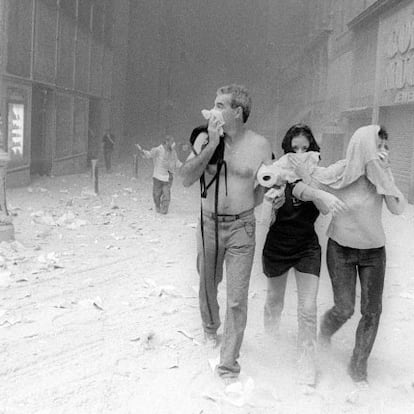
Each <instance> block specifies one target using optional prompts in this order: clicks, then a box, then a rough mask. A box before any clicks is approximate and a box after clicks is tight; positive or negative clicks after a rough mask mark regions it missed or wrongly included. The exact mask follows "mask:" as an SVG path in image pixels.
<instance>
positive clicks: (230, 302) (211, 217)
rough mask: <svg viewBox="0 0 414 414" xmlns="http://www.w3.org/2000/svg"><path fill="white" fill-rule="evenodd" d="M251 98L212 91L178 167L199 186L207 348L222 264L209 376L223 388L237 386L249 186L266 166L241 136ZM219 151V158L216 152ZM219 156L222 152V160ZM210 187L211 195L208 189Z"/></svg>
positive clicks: (250, 218)
mask: <svg viewBox="0 0 414 414" xmlns="http://www.w3.org/2000/svg"><path fill="white" fill-rule="evenodd" d="M250 109H251V98H250V96H249V93H248V91H247V89H246V88H245V87H244V86H241V85H235V84H232V85H229V86H224V87H221V88H219V89H218V91H217V96H216V99H215V101H214V108H213V109H212V110H211V111H205V112H209V113H210V116H209V122H208V128H207V129H206V128H204V129H203V128H200V127H199V128H196V129H195V130H194V131H193V133H192V136H193V138H194V141H193V142H192V144H193V153H191V154H190V155H189V157H188V158H187V160H186V162H185V163H184V165H183V166H182V168H181V175H182V178H183V185H184V186H185V187H188V186H191V185H192V184H194V183H195V182H196V181H197V180H200V183H204V184H205V183H207V185H203V184H202V185H201V187H202V194H201V210H202V211H201V217H200V222H199V225H198V229H197V270H198V273H199V276H200V286H199V306H200V313H201V319H202V325H203V330H204V339H205V342H206V344H208V345H212V346H213V347H215V346H217V344H218V336H217V330H218V329H219V326H220V323H221V322H220V316H219V303H218V300H217V292H218V285H219V283H220V282H221V281H222V278H223V264H224V262H225V263H226V282H227V289H226V290H227V309H226V316H225V322H224V329H223V336H222V344H221V345H222V346H221V350H220V362H219V364H218V366H217V367H216V372H217V373H218V375H219V376H220V377H221V378H222V379H223V380H224V382H225V383H230V382H233V381H235V380H237V378H238V375H239V373H240V365H239V363H238V362H237V359H238V358H239V352H240V348H241V344H242V341H243V335H244V330H245V327H246V322H247V301H248V290H249V281H250V274H251V269H252V264H253V257H254V250H255V228H256V222H255V216H254V211H253V210H254V207H255V206H256V205H257V204H259V203H260V202H261V200H262V198H263V188H262V187H260V186H256V187H255V185H254V184H255V178H256V173H257V170H258V168H259V166H260V165H261V164H262V163H270V161H271V155H272V151H271V146H270V143H269V142H268V141H267V139H266V138H264V137H262V136H260V135H258V134H256V133H255V132H253V131H251V130H248V129H247V128H246V126H245V123H246V121H247V119H248V117H249V114H250ZM220 148H221V151H219V152H220V153H219V152H217V151H218V149H220ZM223 151H224V153H223ZM213 183H214V184H215V188H214V191H213V188H211V190H210V189H209V187H210V185H212V184H213Z"/></svg>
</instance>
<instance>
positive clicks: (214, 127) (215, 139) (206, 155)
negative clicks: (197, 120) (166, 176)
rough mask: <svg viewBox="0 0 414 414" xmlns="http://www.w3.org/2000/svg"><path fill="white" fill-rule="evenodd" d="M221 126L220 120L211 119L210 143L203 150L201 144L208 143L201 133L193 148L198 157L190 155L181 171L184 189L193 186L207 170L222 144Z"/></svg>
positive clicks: (209, 126) (209, 129) (209, 128)
mask: <svg viewBox="0 0 414 414" xmlns="http://www.w3.org/2000/svg"><path fill="white" fill-rule="evenodd" d="M220 126H221V123H220V121H219V120H218V119H216V118H212V119H211V118H210V120H209V123H208V143H207V145H206V146H205V147H204V148H202V145H200V143H204V142H205V141H206V138H207V137H206V135H205V134H203V133H201V134H199V135H198V137H197V138H196V140H195V142H194V145H193V147H194V148H196V153H197V155H195V154H190V155H189V157H188V158H187V161H186V162H185V163H184V165H183V166H182V167H181V170H180V175H181V177H182V179H183V181H182V182H183V186H184V187H189V186H190V185H193V184H194V183H195V182H196V181H197V180H198V179H199V178H200V177H201V175H202V174H203V172H204V171H205V169H206V168H207V166H208V162H209V161H210V158H211V157H212V156H213V154H214V151H215V150H216V148H217V146H218V144H219V142H220V134H219V128H220ZM201 148H202V149H201Z"/></svg>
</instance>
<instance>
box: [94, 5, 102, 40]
mask: <svg viewBox="0 0 414 414" xmlns="http://www.w3.org/2000/svg"><path fill="white" fill-rule="evenodd" d="M103 25H104V8H103V6H102V3H95V4H94V5H93V9H92V33H93V35H94V37H95V38H96V39H97V40H102V38H103Z"/></svg>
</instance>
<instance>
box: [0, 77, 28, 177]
mask: <svg viewBox="0 0 414 414" xmlns="http://www.w3.org/2000/svg"><path fill="white" fill-rule="evenodd" d="M3 88H4V96H5V99H4V100H3V102H2V105H3V110H2V111H1V112H2V113H3V114H4V117H3V119H2V126H1V128H2V131H1V134H0V140H1V142H0V146H1V148H2V149H3V150H4V151H6V152H8V153H9V157H10V161H9V164H8V173H9V178H8V183H9V184H10V185H16V184H27V183H29V182H30V122H31V111H30V109H31V88H30V86H29V85H25V84H23V83H22V84H19V83H15V82H13V81H8V80H3Z"/></svg>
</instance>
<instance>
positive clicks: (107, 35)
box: [104, 0, 114, 47]
mask: <svg viewBox="0 0 414 414" xmlns="http://www.w3.org/2000/svg"><path fill="white" fill-rule="evenodd" d="M113 24H114V6H113V3H112V1H111V0H106V3H105V27H104V42H105V44H106V45H107V46H109V47H111V46H112V36H113Z"/></svg>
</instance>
